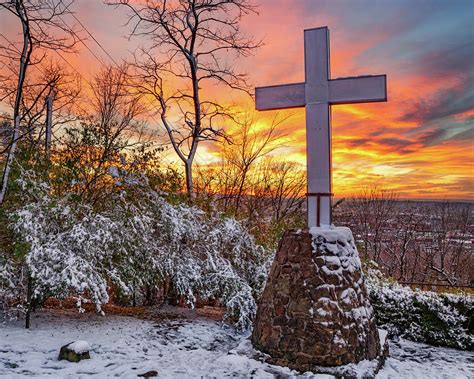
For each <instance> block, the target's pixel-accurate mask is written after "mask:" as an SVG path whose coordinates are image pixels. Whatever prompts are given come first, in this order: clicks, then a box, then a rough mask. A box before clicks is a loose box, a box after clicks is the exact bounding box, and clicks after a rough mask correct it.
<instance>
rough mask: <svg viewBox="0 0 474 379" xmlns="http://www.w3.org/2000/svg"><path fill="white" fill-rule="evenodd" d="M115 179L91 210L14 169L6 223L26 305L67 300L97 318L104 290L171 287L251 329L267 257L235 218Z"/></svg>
mask: <svg viewBox="0 0 474 379" xmlns="http://www.w3.org/2000/svg"><path fill="white" fill-rule="evenodd" d="M122 179H124V180H121V181H120V189H119V190H118V191H117V192H115V193H113V194H112V195H110V196H109V198H108V200H107V204H101V207H100V209H101V210H100V211H95V210H94V209H93V207H92V206H90V205H87V204H84V203H81V202H79V201H77V200H74V199H73V197H72V196H68V195H62V196H55V194H54V191H52V190H51V189H50V187H49V186H48V184H47V183H45V182H43V181H41V180H39V179H37V178H36V177H35V175H34V173H32V172H29V171H25V172H23V174H22V176H21V178H20V179H19V184H20V185H21V186H22V190H23V196H24V205H23V206H22V207H21V208H19V209H17V210H16V211H15V212H13V213H12V215H11V216H10V219H11V223H12V226H13V229H14V231H15V232H16V233H17V236H18V241H17V244H19V245H23V246H25V255H24V259H23V264H24V266H25V267H26V271H27V273H28V277H29V278H30V281H31V286H32V294H31V295H32V299H33V301H35V302H36V303H39V302H41V301H42V300H44V299H46V298H47V297H51V296H53V297H59V298H63V297H66V296H69V295H74V296H77V297H78V298H79V299H88V300H91V301H92V302H94V303H95V304H96V306H97V309H98V311H100V310H101V305H102V304H105V303H107V302H108V301H109V294H110V289H111V288H110V286H111V285H112V286H113V288H114V290H115V292H116V291H117V290H118V291H120V292H121V293H125V294H130V293H132V292H133V291H135V290H136V289H137V288H142V287H144V286H147V288H154V289H161V288H167V289H169V288H171V289H172V290H173V292H174V293H175V294H176V295H178V296H184V297H185V298H186V299H187V301H188V303H189V304H190V305H194V303H195V301H196V297H197V296H198V297H199V298H200V299H209V298H212V299H214V300H217V301H218V302H219V303H220V304H223V305H224V306H225V307H226V308H227V310H228V312H227V316H228V317H229V319H231V320H233V321H234V322H235V323H236V326H237V327H238V328H240V329H244V328H248V327H250V325H251V322H252V319H253V317H254V315H255V311H256V303H255V299H256V298H257V297H258V296H259V294H260V292H261V291H262V289H263V285H264V281H265V276H266V269H267V268H268V260H269V257H268V254H267V253H266V251H265V250H264V249H263V248H262V247H260V246H258V245H257V244H256V243H255V240H254V238H253V237H252V236H251V235H250V234H249V233H248V232H247V231H246V230H245V228H243V227H242V225H241V224H240V223H239V222H237V221H236V220H234V219H229V218H222V217H220V216H214V217H211V216H209V215H207V214H205V213H204V212H203V211H201V210H200V209H198V208H196V207H192V206H188V205H185V204H178V205H172V204H170V203H169V202H168V201H166V199H165V198H164V197H163V196H162V195H160V194H159V193H158V192H156V191H154V190H153V189H151V188H150V187H149V186H148V185H147V183H146V180H141V179H140V180H139V179H137V180H134V181H130V180H125V179H127V178H122ZM78 305H79V306H80V302H79V304H78Z"/></svg>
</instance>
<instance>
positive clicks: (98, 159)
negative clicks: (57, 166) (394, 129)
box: [61, 66, 151, 204]
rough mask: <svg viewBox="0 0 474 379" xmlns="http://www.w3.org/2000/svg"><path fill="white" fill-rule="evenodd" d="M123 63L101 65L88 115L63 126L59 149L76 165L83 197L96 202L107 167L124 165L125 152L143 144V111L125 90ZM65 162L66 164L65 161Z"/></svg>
mask: <svg viewBox="0 0 474 379" xmlns="http://www.w3.org/2000/svg"><path fill="white" fill-rule="evenodd" d="M127 80H128V75H127V67H126V66H122V67H118V68H117V67H112V66H107V67H104V68H103V69H102V70H101V71H100V72H99V73H98V74H97V75H96V76H95V77H94V80H93V82H92V90H93V93H92V101H91V107H92V110H93V112H94V114H93V115H92V116H90V117H89V118H87V119H85V120H83V121H82V123H81V126H80V127H69V128H67V135H66V138H64V140H63V144H64V148H63V151H62V152H61V153H63V154H64V155H65V157H66V158H65V159H67V160H69V161H70V166H71V167H75V168H76V170H77V171H76V173H75V175H76V176H77V177H76V179H77V180H78V181H79V183H80V186H79V188H78V191H79V192H80V194H81V196H82V197H83V198H84V200H86V201H88V202H90V203H92V204H96V203H97V202H98V201H99V200H101V199H103V198H104V196H106V195H107V191H106V189H107V188H108V187H109V186H110V184H111V183H110V180H108V179H107V178H109V177H110V175H109V174H110V172H109V170H110V168H111V166H113V167H114V170H118V168H120V167H121V166H125V165H126V163H125V162H126V154H127V152H130V151H132V150H133V149H135V148H141V147H143V146H144V145H147V144H148V142H149V138H151V137H150V136H149V135H148V134H147V133H146V125H145V123H144V122H142V121H139V119H140V116H142V115H143V114H144V112H145V109H144V107H143V106H142V105H141V102H140V98H139V97H137V96H136V95H135V94H134V93H131V92H130V91H129V85H128V81H127ZM66 166H67V165H66Z"/></svg>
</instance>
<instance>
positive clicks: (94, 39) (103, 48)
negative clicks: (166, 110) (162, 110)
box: [61, 5, 161, 126]
mask: <svg viewBox="0 0 474 379" xmlns="http://www.w3.org/2000/svg"><path fill="white" fill-rule="evenodd" d="M66 9H68V10H69V5H68V6H67V7H66ZM70 14H71V16H72V17H73V18H74V19H75V20H76V21H77V22H78V23H79V25H81V27H82V29H83V30H84V31H85V32H86V33H87V34H88V35H89V36H90V37H91V38H92V40H93V41H94V42H95V43H96V44H97V46H99V48H100V49H101V50H102V51H103V52H104V53H105V54H106V55H107V56H108V57H109V58H110V60H111V61H112V62H113V63H114V64H115V66H116V67H117V68H118V69H119V70H120V64H119V63H118V62H117V61H116V60H115V59H114V57H112V55H111V54H110V53H109V52H108V51H107V50H106V49H105V47H104V46H103V45H102V44H101V43H100V42H99V41H98V40H97V38H95V37H94V35H93V34H92V33H91V32H90V31H89V29H87V27H86V26H85V25H84V24H83V23H82V22H81V20H79V18H78V17H77V16H76V15H75V14H74V13H72V12H71V13H70ZM61 20H62V21H63V23H64V24H65V25H66V26H68V27H69V25H67V23H65V21H64V20H63V19H61ZM70 29H71V28H70ZM71 30H72V29H71ZM74 34H75V33H74ZM75 35H76V34H75ZM76 36H77V35H76ZM81 43H82V44H83V45H84V46H86V47H87V49H88V50H89V51H91V49H90V48H89V47H88V46H87V45H86V44H85V42H84V41H83V40H81ZM91 53H92V51H91ZM92 55H94V57H95V58H96V59H97V60H98V61H99V62H100V63H101V64H102V65H104V66H105V64H104V63H103V62H102V61H101V60H100V59H99V58H97V56H96V55H95V54H94V53H92ZM146 100H147V102H148V103H149V104H150V105H151V107H152V110H153V111H155V112H156V111H158V110H157V109H156V106H155V105H154V104H153V103H152V102H151V100H150V99H149V98H148V97H146ZM150 117H151V118H152V119H153V121H155V122H156V123H157V125H159V126H160V125H161V124H160V122H159V121H158V120H157V119H156V118H155V117H154V116H153V114H152V113H150Z"/></svg>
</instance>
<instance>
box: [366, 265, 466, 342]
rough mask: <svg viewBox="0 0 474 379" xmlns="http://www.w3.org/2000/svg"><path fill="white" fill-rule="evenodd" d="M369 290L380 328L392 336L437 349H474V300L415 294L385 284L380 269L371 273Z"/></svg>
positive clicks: (388, 283)
mask: <svg viewBox="0 0 474 379" xmlns="http://www.w3.org/2000/svg"><path fill="white" fill-rule="evenodd" d="M367 287H368V290H369V293H370V300H371V303H372V306H373V307H374V310H375V314H376V319H377V324H378V326H380V327H382V328H385V329H387V330H388V331H389V332H390V333H391V334H394V335H399V336H401V337H404V338H407V339H410V340H413V341H419V342H426V343H429V344H432V345H436V346H449V347H454V348H458V349H467V350H472V349H474V336H473V335H472V331H471V332H470V331H469V324H471V323H472V318H473V315H474V298H473V296H471V295H468V294H460V295H454V294H446V293H436V292H430V291H420V290H412V289H411V288H409V287H405V286H402V285H400V284H398V283H396V282H390V281H387V280H385V279H384V278H383V277H382V275H381V273H380V272H379V271H378V270H376V269H369V270H368V275H367Z"/></svg>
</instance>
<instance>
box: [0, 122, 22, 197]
mask: <svg viewBox="0 0 474 379" xmlns="http://www.w3.org/2000/svg"><path fill="white" fill-rule="evenodd" d="M19 131H20V116H16V118H15V126H14V130H13V137H12V144H11V146H10V149H8V154H7V159H6V160H5V167H4V168H3V176H2V188H1V190H0V205H1V204H3V200H4V199H5V195H6V193H7V187H8V178H9V177H10V171H11V168H12V165H13V160H14V158H15V150H16V146H17V143H18V135H19Z"/></svg>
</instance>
